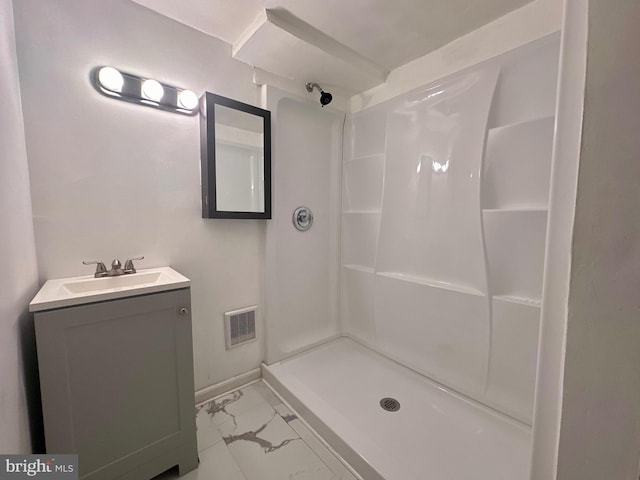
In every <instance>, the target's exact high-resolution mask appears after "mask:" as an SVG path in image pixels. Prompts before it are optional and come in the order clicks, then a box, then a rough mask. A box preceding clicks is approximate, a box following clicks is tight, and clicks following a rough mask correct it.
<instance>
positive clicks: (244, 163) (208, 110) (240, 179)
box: [200, 92, 271, 219]
mask: <svg viewBox="0 0 640 480" xmlns="http://www.w3.org/2000/svg"><path fill="white" fill-rule="evenodd" d="M201 106H202V109H201V117H200V118H201V120H200V122H201V123H200V150H201V161H202V216H203V218H264V219H268V218H271V112H269V111H268V110H263V109H262V108H258V107H254V106H253V105H249V104H246V103H242V102H239V101H237V100H232V99H231V98H227V97H222V96H220V95H215V94H213V93H210V92H205V94H204V95H203V97H202V99H201Z"/></svg>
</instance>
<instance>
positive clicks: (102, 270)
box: [82, 257, 144, 278]
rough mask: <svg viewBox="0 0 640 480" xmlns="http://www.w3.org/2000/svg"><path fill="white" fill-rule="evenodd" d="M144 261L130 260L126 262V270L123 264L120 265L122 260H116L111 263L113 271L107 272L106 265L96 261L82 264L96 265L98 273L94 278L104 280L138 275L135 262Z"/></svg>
mask: <svg viewBox="0 0 640 480" xmlns="http://www.w3.org/2000/svg"><path fill="white" fill-rule="evenodd" d="M142 259H144V257H134V258H130V259H128V260H127V261H126V262H124V268H122V264H121V263H120V260H118V259H117V258H116V259H115V260H114V261H113V262H111V270H107V267H105V265H104V263H102V262H100V261H96V260H93V261H87V260H83V261H82V263H83V264H84V265H95V266H96V273H95V274H94V275H93V276H94V277H96V278H103V277H118V276H120V275H127V274H129V273H136V268H135V266H134V265H133V261H134V260H142Z"/></svg>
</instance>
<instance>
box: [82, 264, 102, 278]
mask: <svg viewBox="0 0 640 480" xmlns="http://www.w3.org/2000/svg"><path fill="white" fill-rule="evenodd" d="M82 264H83V265H95V266H96V273H95V274H94V277H96V278H99V277H104V276H105V275H106V274H107V267H105V266H104V263H102V262H100V261H98V260H83V261H82Z"/></svg>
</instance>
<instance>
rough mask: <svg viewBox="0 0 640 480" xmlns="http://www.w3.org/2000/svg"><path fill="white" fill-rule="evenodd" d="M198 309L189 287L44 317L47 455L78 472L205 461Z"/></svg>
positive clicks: (145, 471) (88, 475)
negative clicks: (199, 442) (195, 324)
mask: <svg viewBox="0 0 640 480" xmlns="http://www.w3.org/2000/svg"><path fill="white" fill-rule="evenodd" d="M190 308H191V306H190V291H189V289H181V290H173V291H169V292H162V293H157V294H151V295H142V296H137V297H131V298H125V299H119V300H111V301H106V302H99V303H94V304H88V305H81V306H74V307H69V308H61V309H57V310H51V311H45V312H39V313H37V314H36V316H35V325H36V339H37V345H38V363H39V370H40V383H41V390H42V403H43V413H44V422H45V436H46V443H47V451H48V452H49V453H77V454H78V455H79V474H80V478H83V479H91V480H102V479H112V478H116V477H120V478H131V479H148V478H152V477H153V476H154V475H157V474H159V473H161V472H162V471H164V470H166V469H167V468H170V467H172V466H174V465H179V467H180V473H181V474H182V473H185V472H186V471H189V470H191V469H193V468H195V467H196V466H197V461H198V460H197V447H196V440H195V411H194V409H195V401H194V383H193V347H192V337H191V316H190Z"/></svg>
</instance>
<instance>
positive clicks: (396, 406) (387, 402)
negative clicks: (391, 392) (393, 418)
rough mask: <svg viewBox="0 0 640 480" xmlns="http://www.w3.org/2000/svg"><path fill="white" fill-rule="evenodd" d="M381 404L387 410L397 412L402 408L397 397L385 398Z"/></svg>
mask: <svg viewBox="0 0 640 480" xmlns="http://www.w3.org/2000/svg"><path fill="white" fill-rule="evenodd" d="M380 406H381V407H382V409H383V410H386V411H387V412H397V411H398V410H400V402H399V401H398V400H396V399H395V398H390V397H387V398H383V399H382V400H380Z"/></svg>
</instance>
